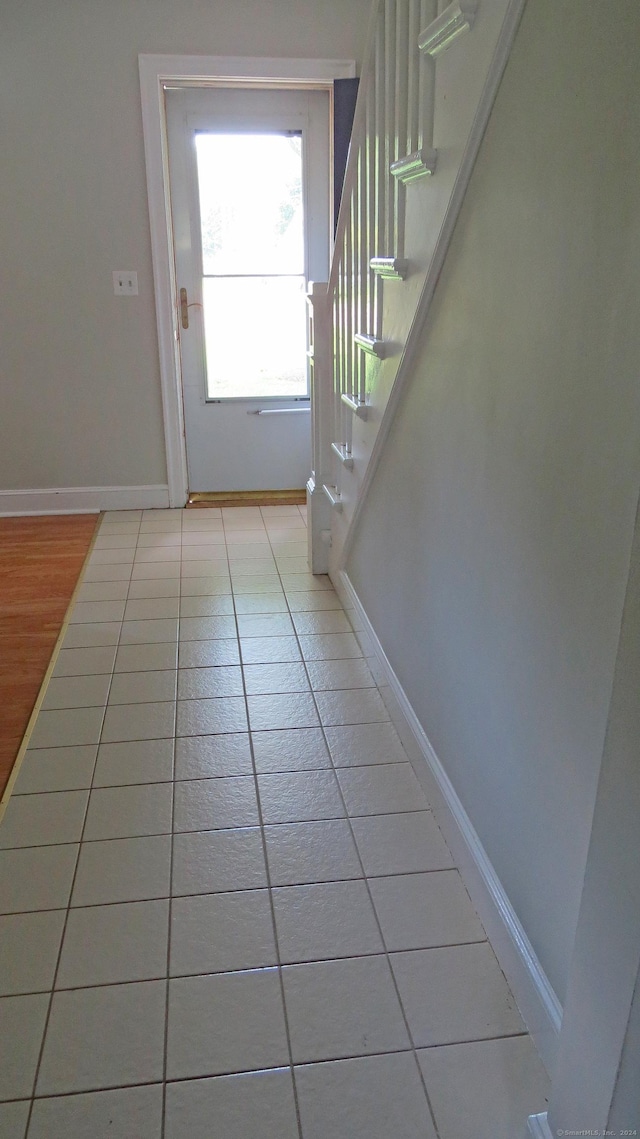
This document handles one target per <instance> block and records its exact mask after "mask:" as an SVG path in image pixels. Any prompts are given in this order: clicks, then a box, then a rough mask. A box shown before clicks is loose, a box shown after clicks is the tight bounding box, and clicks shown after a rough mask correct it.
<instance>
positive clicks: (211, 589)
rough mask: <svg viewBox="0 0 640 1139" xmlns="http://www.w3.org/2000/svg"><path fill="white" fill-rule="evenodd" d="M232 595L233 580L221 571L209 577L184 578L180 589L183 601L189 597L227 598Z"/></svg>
mask: <svg viewBox="0 0 640 1139" xmlns="http://www.w3.org/2000/svg"><path fill="white" fill-rule="evenodd" d="M230 594H231V579H230V577H229V574H228V573H226V574H225V573H223V572H222V570H220V571H219V572H218V573H217V574H215V575H209V576H207V577H183V578H182V584H181V588H180V595H181V598H182V600H185V599H186V598H188V597H204V598H211V597H226V596H229V595H230Z"/></svg>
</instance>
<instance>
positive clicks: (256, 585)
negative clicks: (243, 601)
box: [233, 571, 283, 598]
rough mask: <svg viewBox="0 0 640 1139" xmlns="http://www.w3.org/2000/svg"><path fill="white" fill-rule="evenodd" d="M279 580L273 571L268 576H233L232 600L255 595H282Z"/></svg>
mask: <svg viewBox="0 0 640 1139" xmlns="http://www.w3.org/2000/svg"><path fill="white" fill-rule="evenodd" d="M282 592H283V590H282V585H281V584H280V578H279V576H278V574H277V573H275V571H274V572H273V573H268V574H251V575H249V576H246V575H244V574H240V575H239V576H238V575H237V574H234V575H233V595H234V598H237V597H244V596H255V594H256V593H280V594H281V593H282Z"/></svg>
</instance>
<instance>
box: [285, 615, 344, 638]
mask: <svg viewBox="0 0 640 1139" xmlns="http://www.w3.org/2000/svg"><path fill="white" fill-rule="evenodd" d="M292 620H293V623H294V625H295V628H296V633H299V634H300V635H308V634H310V633H324V634H327V633H350V632H351V625H350V624H349V620H348V618H347V617H346V615H345V614H344V613H343V611H342V610H336V611H334V610H329V611H328V612H326V613H293V614H292Z"/></svg>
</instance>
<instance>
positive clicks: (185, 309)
mask: <svg viewBox="0 0 640 1139" xmlns="http://www.w3.org/2000/svg"><path fill="white" fill-rule="evenodd" d="M190 308H202V305H201V304H200V303H199V302H198V301H191V303H189V301H188V299H187V290H186V289H180V323H181V324H182V327H183V328H188V327H189V309H190Z"/></svg>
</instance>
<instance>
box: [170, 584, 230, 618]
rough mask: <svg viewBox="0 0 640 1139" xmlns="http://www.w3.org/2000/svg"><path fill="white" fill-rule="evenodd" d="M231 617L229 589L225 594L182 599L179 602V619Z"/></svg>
mask: <svg viewBox="0 0 640 1139" xmlns="http://www.w3.org/2000/svg"><path fill="white" fill-rule="evenodd" d="M232 615H233V597H232V596H231V587H229V592H228V593H226V594H216V595H215V596H213V597H208V596H206V597H205V596H202V595H200V596H195V597H194V596H190V597H183V598H182V599H181V601H180V616H181V617H224V616H232Z"/></svg>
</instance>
